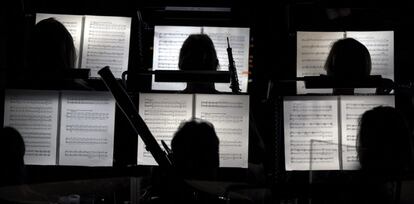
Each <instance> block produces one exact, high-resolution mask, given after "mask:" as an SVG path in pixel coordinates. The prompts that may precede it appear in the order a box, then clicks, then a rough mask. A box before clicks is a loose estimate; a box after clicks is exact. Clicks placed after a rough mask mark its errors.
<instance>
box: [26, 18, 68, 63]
mask: <svg viewBox="0 0 414 204" xmlns="http://www.w3.org/2000/svg"><path fill="white" fill-rule="evenodd" d="M31 41H32V43H31V53H30V55H31V60H30V61H31V66H32V67H34V68H36V69H39V70H45V71H58V70H59V69H69V68H74V66H75V61H76V50H75V46H74V43H73V38H72V36H71V34H70V33H69V31H68V30H67V29H66V27H65V26H64V25H63V24H62V23H61V22H59V21H57V20H56V19H54V18H48V19H44V20H42V21H40V22H38V23H37V24H36V25H35V26H34V29H33V33H32V38H31Z"/></svg>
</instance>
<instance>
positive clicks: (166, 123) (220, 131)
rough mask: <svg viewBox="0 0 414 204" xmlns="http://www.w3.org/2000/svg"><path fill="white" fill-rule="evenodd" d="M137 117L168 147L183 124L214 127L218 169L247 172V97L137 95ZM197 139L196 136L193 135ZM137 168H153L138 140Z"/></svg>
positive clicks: (148, 155) (142, 145)
mask: <svg viewBox="0 0 414 204" xmlns="http://www.w3.org/2000/svg"><path fill="white" fill-rule="evenodd" d="M139 114H140V115H141V117H142V118H143V120H144V121H145V122H146V123H147V125H148V127H149V129H150V130H151V132H152V133H153V135H154V137H155V138H156V140H157V141H158V142H159V143H160V145H161V142H160V141H161V140H164V141H165V142H166V144H167V145H170V143H171V140H172V138H173V136H174V133H175V132H176V131H177V130H178V127H179V126H180V124H181V123H182V122H183V121H188V120H190V119H191V118H201V119H204V120H207V121H209V122H211V123H212V124H213V125H214V128H215V131H216V133H217V136H218V138H219V140H220V147H219V153H220V167H239V168H247V164H248V146H249V145H248V142H249V96H248V95H222V94H215V95H213V94H164V93H140V95H139ZM194 137H197V135H194ZM137 163H138V165H156V162H155V160H154V159H153V157H152V156H151V154H150V153H149V152H147V151H146V150H145V147H144V143H143V142H142V140H141V139H139V140H138V162H137Z"/></svg>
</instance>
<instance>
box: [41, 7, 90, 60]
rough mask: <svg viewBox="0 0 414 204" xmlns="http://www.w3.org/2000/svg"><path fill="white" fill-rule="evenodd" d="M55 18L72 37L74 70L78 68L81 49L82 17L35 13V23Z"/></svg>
mask: <svg viewBox="0 0 414 204" xmlns="http://www.w3.org/2000/svg"><path fill="white" fill-rule="evenodd" d="M51 17H53V18H55V19H56V20H58V21H59V22H61V23H62V24H63V25H64V26H65V27H66V29H67V30H68V31H69V33H70V34H71V35H72V38H73V43H74V44H75V49H76V63H75V68H78V67H79V56H80V49H81V39H82V27H83V24H82V23H83V22H82V21H83V20H82V18H83V16H80V15H64V14H51V13H36V23H38V22H39V21H41V20H44V19H47V18H51Z"/></svg>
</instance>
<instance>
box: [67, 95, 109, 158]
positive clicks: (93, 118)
mask: <svg viewBox="0 0 414 204" xmlns="http://www.w3.org/2000/svg"><path fill="white" fill-rule="evenodd" d="M114 127H115V99H114V98H113V97H112V95H111V94H110V93H109V92H92V91H65V92H62V111H61V128H60V153H59V155H60V159H59V160H60V162H59V164H60V165H72V166H112V160H113V151H114Z"/></svg>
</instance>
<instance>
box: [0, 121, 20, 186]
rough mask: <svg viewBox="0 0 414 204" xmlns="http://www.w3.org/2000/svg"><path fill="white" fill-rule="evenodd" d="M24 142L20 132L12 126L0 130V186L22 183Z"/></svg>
mask: <svg viewBox="0 0 414 204" xmlns="http://www.w3.org/2000/svg"><path fill="white" fill-rule="evenodd" d="M24 154H25V144H24V141H23V138H22V136H21V135H20V133H19V132H18V131H17V130H16V129H14V128H12V127H4V128H2V129H1V132H0V160H1V161H0V162H1V164H2V165H1V167H0V178H1V179H0V186H4V185H19V184H23V183H24V174H25V173H24Z"/></svg>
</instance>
